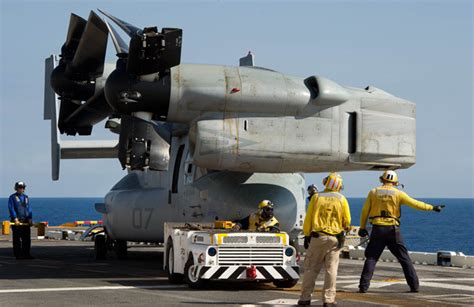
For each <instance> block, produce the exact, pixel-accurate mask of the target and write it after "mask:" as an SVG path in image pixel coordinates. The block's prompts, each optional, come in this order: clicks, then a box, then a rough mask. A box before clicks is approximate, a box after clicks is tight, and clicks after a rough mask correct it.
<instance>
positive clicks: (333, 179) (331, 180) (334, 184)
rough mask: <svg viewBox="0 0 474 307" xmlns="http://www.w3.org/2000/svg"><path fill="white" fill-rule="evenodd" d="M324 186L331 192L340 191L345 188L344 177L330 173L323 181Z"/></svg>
mask: <svg viewBox="0 0 474 307" xmlns="http://www.w3.org/2000/svg"><path fill="white" fill-rule="evenodd" d="M323 184H324V186H325V187H326V189H328V190H331V191H336V192H338V191H340V190H341V189H342V188H343V185H342V177H341V175H339V174H338V173H330V174H329V175H328V176H327V177H325V178H324V179H323Z"/></svg>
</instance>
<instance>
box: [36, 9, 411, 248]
mask: <svg viewBox="0 0 474 307" xmlns="http://www.w3.org/2000/svg"><path fill="white" fill-rule="evenodd" d="M101 13H102V14H104V15H105V16H106V17H108V19H109V20H111V21H112V22H113V23H115V24H116V25H117V26H119V27H120V28H121V29H122V30H123V31H124V32H125V33H127V34H128V36H130V41H129V43H128V44H127V43H125V42H124V40H123V39H122V38H121V37H120V36H119V35H118V33H117V31H116V29H115V28H114V27H113V26H112V25H111V23H109V22H107V19H102V18H100V17H99V16H98V15H97V14H96V13H95V12H93V11H91V12H90V15H89V18H88V20H87V21H86V20H85V19H83V18H81V17H79V16H77V15H75V14H71V17H70V23H69V28H68V31H67V37H66V41H65V42H64V44H63V45H62V47H61V54H60V55H59V57H58V56H55V55H52V56H50V57H49V58H47V59H46V61H45V66H46V69H45V104H44V107H45V108H44V118H45V119H46V120H51V140H52V146H51V150H52V177H53V180H58V178H59V162H60V159H84V158H118V159H119V161H120V163H121V165H122V167H123V168H124V169H127V171H128V173H127V175H126V176H125V177H123V179H121V180H120V181H119V182H118V183H116V184H115V185H114V186H113V187H112V189H111V191H110V192H109V193H108V194H107V195H106V196H105V199H104V203H101V204H96V210H97V211H99V212H100V213H102V214H103V221H104V228H105V235H104V236H101V237H100V236H99V237H98V238H99V239H100V240H99V239H96V247H97V248H96V251H97V253H98V257H99V256H100V257H103V256H104V255H105V250H104V244H103V243H104V242H108V243H109V245H112V246H114V247H115V249H116V251H117V252H118V254H119V256H120V255H122V256H124V255H125V253H126V246H127V245H126V244H127V241H148V242H163V239H164V238H163V223H164V222H190V223H196V222H212V221H214V220H235V219H239V218H243V217H245V216H247V215H248V214H250V213H251V212H253V211H255V210H256V206H257V204H258V203H259V201H261V200H262V199H270V200H271V201H272V202H273V203H275V215H276V216H277V217H278V219H279V220H280V226H281V229H282V230H284V231H286V232H288V233H289V234H290V236H291V237H293V238H295V237H296V236H297V234H298V233H299V232H300V231H301V229H302V224H303V219H304V214H305V179H304V177H303V175H302V174H301V173H302V172H306V173H312V172H328V171H357V170H385V169H398V168H407V167H410V166H411V165H413V164H414V163H415V143H416V140H415V105H414V104H413V103H411V102H409V101H407V100H404V99H401V98H398V97H395V96H393V95H391V94H389V93H387V92H385V91H383V90H381V89H378V88H375V87H372V86H368V87H366V88H364V89H359V88H353V87H347V86H342V85H339V84H337V83H335V82H333V81H331V80H328V79H326V78H324V77H321V76H315V75H314V76H308V77H305V78H301V77H295V76H289V75H285V74H282V73H280V72H277V71H274V70H271V69H267V68H263V67H257V66H254V63H253V55H252V54H249V55H248V56H246V57H243V58H242V59H240V66H238V67H233V66H222V65H202V64H181V62H180V57H181V46H182V30H181V29H177V28H163V29H161V31H159V30H158V28H157V27H145V28H143V29H141V28H138V27H135V26H133V25H131V24H129V23H127V22H125V21H123V20H120V19H118V18H116V17H114V16H112V15H110V14H108V13H105V12H101ZM109 35H110V37H111V39H112V42H113V44H114V47H115V49H116V53H117V60H116V63H110V64H109V63H105V55H106V46H107V40H108V37H109ZM58 109H59V112H58V111H57V110H58ZM105 119H107V121H106V124H105V127H106V128H108V129H109V130H110V131H111V132H113V133H116V134H118V135H119V137H118V141H117V140H113V141H84V140H82V141H64V140H61V138H60V134H66V135H77V134H78V135H80V136H86V135H90V134H91V132H92V128H93V126H94V125H95V124H97V123H99V122H100V121H102V120H105ZM97 242H99V243H100V242H102V243H100V244H98V243H97Z"/></svg>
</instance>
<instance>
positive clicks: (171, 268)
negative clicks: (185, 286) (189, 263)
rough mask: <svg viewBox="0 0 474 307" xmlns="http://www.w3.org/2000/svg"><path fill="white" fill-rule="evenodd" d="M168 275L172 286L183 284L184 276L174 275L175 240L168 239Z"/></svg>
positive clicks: (166, 258)
mask: <svg viewBox="0 0 474 307" xmlns="http://www.w3.org/2000/svg"><path fill="white" fill-rule="evenodd" d="M165 261H166V273H168V280H169V282H170V283H172V284H180V283H182V282H183V274H178V273H174V249H173V240H171V238H169V239H168V244H167V245H166V257H165Z"/></svg>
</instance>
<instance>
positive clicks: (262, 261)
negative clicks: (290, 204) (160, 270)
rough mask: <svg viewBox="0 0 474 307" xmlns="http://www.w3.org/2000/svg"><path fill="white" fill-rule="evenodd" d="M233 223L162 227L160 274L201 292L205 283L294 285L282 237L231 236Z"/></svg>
mask: <svg viewBox="0 0 474 307" xmlns="http://www.w3.org/2000/svg"><path fill="white" fill-rule="evenodd" d="M232 224H233V223H232V222H228V221H216V222H215V224H198V225H191V224H183V223H165V226H164V227H165V229H164V234H165V247H166V253H165V259H164V261H163V266H164V269H165V270H166V271H167V273H168V278H169V280H170V282H172V283H180V282H182V281H183V279H184V281H185V282H186V283H187V284H188V285H189V287H191V288H203V287H204V286H205V285H206V283H207V282H208V281H236V282H241V281H255V282H273V284H274V285H275V286H277V287H279V288H291V287H293V286H294V285H296V283H297V282H298V279H299V266H298V265H297V257H298V255H297V252H296V250H295V248H294V247H293V246H291V245H289V237H288V234H287V233H285V232H279V233H274V232H253V231H235V230H232V228H231V227H232Z"/></svg>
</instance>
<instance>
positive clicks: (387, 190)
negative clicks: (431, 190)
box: [360, 184, 433, 228]
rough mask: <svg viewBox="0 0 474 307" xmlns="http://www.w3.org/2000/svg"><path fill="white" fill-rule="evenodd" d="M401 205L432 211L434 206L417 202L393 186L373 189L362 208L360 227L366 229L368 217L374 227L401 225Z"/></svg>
mask: <svg viewBox="0 0 474 307" xmlns="http://www.w3.org/2000/svg"><path fill="white" fill-rule="evenodd" d="M401 205H407V206H410V207H412V208H414V209H418V210H425V211H430V210H433V206H431V205H428V204H425V203H424V202H421V201H418V200H415V199H413V198H411V197H410V196H408V195H407V194H406V193H405V192H402V191H400V190H398V189H397V188H396V187H394V186H392V185H388V184H387V185H383V186H381V187H378V188H375V189H372V190H371V191H370V192H369V195H368V196H367V199H366V201H365V203H364V207H363V208H362V214H361V216H360V227H361V228H365V225H366V223H367V217H368V218H369V222H370V223H371V224H372V225H382V226H389V225H400V217H401V209H400V206H401Z"/></svg>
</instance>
